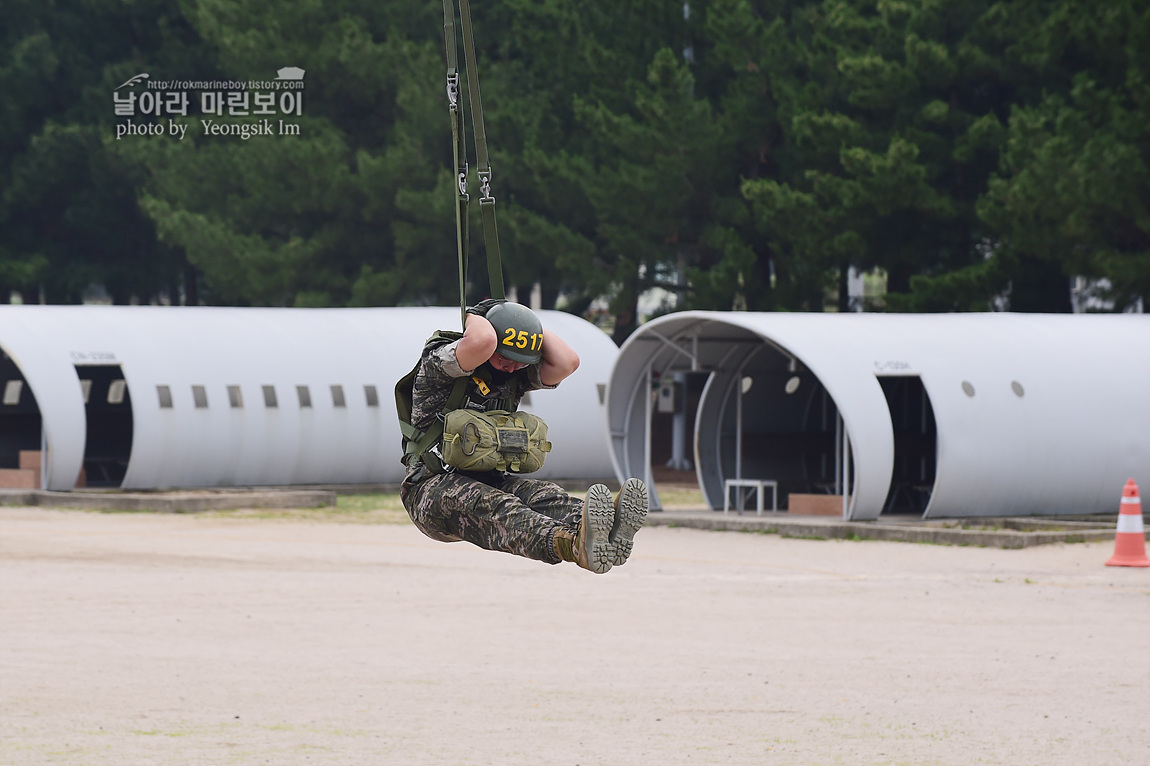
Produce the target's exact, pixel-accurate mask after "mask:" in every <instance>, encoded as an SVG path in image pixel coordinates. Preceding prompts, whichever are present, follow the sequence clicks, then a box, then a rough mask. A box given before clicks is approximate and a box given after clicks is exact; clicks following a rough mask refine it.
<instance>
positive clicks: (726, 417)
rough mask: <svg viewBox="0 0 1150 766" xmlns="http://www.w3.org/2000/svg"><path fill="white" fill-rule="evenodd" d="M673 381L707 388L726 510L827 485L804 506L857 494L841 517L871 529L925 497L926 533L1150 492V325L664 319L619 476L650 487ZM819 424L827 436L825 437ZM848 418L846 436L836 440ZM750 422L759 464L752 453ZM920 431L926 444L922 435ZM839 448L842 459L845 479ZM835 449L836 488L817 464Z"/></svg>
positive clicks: (646, 338)
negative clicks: (751, 487) (745, 495)
mask: <svg viewBox="0 0 1150 766" xmlns="http://www.w3.org/2000/svg"><path fill="white" fill-rule="evenodd" d="M676 371H696V372H705V373H707V374H708V375H709V378H708V380H707V383H706V385H705V387H704V389H703V393H702V395H701V396H700V398H699V403H698V409H697V410H696V411H695V431H694V447H695V471H696V476H697V479H698V482H699V486H700V488H701V489H702V490H703V493H704V495H705V497H706V499H707V501H708V503H709V504H710V506H711V507H712V508H720V507H722V506H723V494H724V492H725V491H726V489H727V488H726V486H725V481H726V480H727V479H732V478H758V479H778V480H780V481H781V482H783V484H784V485H785V483H786V482H787V481H788V480H790V481H791V482H792V486H800V485H801V484H802V482H805V483H806V486H807V487H817V488H818V489H814V490H812V489H807V490H805V491H823V492H827V493H831V494H833V493H834V490H835V489H837V490H839V491H841V488H842V487H843V486H845V487H847V488H849V489H850V491H849V492H846V493H843V494H844V495H845V497H844V502H843V515H844V517H845V518H848V519H856V520H862V519H874V518H877V517H878V516H879V515H880V514H881V513H884V512H889V509H890V508H891V507H892V504H893V501H894V499H895V496H896V495H897V493H898V492H899V491H900V490H906V491H910V490H912V489H913V490H915V491H918V492H919V493H920V494H921V498H920V499H921V507H919V508H917V510H916V512H919V513H921V515H922V516H923V517H924V518H930V517H963V516H1000V515H1040V514H1041V515H1050V514H1084V513H1106V512H1110V511H1112V510H1113V505H1114V497H1116V496H1117V495H1116V492H1118V491H1119V490H1120V488H1121V486H1122V484H1123V483H1124V482H1125V480H1126V479H1127V478H1130V477H1134V478H1135V479H1136V480H1138V481H1141V482H1150V395H1148V394H1147V390H1148V389H1147V387H1146V385H1145V381H1146V380H1148V379H1150V318H1147V317H1144V316H1139V315H1033V314H1002V313H988V314H943V315H890V314H782V313H744V312H683V313H678V314H670V315H667V316H664V317H660V318H658V319H656V320H653V321H651V322H649V323H648V324H646V325H643V326H642V327H640V328H639V329H638V330H637V331H636V332H635V333H634V334H633V335H632V336H631V338H629V339H628V341H627V342H626V343H625V344H624V345H623V347H622V349H620V354H619V358H618V361H617V362H616V365H615V368H614V370H613V371H612V374H611V380H610V383H609V384H608V389H607V417H608V429H609V434H610V437H609V438H610V445H611V456H612V461H613V464H614V467H615V471H616V476H617V477H619V478H623V477H626V476H632V475H636V476H646V477H647V479H648V481H650V479H651V475H652V472H651V466H650V461H651V453H652V445H651V442H650V429H649V427H648V423H650V422H651V421H650V418H651V412H652V404H651V402H652V397H651V396H650V395H649V394H646V392H648V391H649V390H650V389H649V386H651V385H652V380H653V378H654V377H655V376H657V375H660V374H666V373H669V372H676ZM745 378H749V380H747V379H745ZM792 379H793V381H792ZM784 387H786V388H787V389H789V390H787V391H786V393H783V392H782V389H783V388H784ZM744 389H746V390H747V391H749V392H750V394H749V395H748V396H747V397H746V401H743V399H742V397H741V396H740V394H741V393H742V392H743V390H744ZM908 390H910V391H913V392H917V393H916V395H917V396H918V397H919V399H918V400H916V401H915V402H913V405H914V406H911V407H907V406H905V405H906V402H899V401H898V397H899V395H900V394H899V392H902V394H905V392H906V391H908ZM796 393H797V395H795V396H790V394H796ZM824 393H825V396H826V398H825V399H823V398H821V397H822V395H823V394H824ZM903 398H904V399H905V398H906V397H905V396H903ZM896 405H898V406H896ZM900 406H901V407H902V409H899V407H900ZM740 407H742V408H743V409H745V412H741V413H740V412H738V410H739V408H740ZM919 408H921V410H920V411H919ZM820 409H821V412H822V423H821V424H820V423H816V424H815V425H813V426H812V422H813V421H817V420H818V413H819V411H820ZM903 410H907V411H906V412H904V411H903ZM907 412H909V415H908V414H907ZM828 416H829V417H828ZM838 417H841V429H842V430H841V432H840V433H836V435H835V436H833V437H829V438H828V436H827V431H828V429H829V426H830V422H831V420H834V419H836V418H838ZM744 419H746V420H747V423H748V424H749V425H748V428H749V429H750V430H749V431H748V433H750V434H751V436H749V437H747V438H748V440H749V442H750V443H751V444H752V446H753V447H754V449H752V450H751V452H752V453H753V452H755V451H757V452H758V454H759V457H758V458H757V459H756V458H755V457H754V455H753V454H748V455H745V456H744V455H743V446H744V445H740V444H739V443H738V442H739V440H740V439H741V438H742V437H743V433H742V430H741V429H742V425H741V424H742V423H743V420H744ZM905 421H909V422H912V423H914V424H915V428H916V429H917V428H918V427H919V425H921V433H917V432H916V433H909V432H907V431H906V430H905V429H906V428H907V427H906V426H905V423H904V422H905ZM928 425H929V428H928ZM756 429H757V431H756ZM900 429H903V430H900ZM816 442H817V444H816ZM907 443H910V444H911V445H912V447H907V446H905V445H906V444H907ZM828 444H832V445H834V448H835V454H834V455H833V460H834V461H835V462H836V465H835V466H834V468H833V470H832V471H831V472H830V473H831V474H833V476H832V481H830V482H828V481H827V480H826V474H827V471H826V468H825V464H826V463H829V462H830V461H831V460H832V456H831V455H829V453H828V452H827V449H828V448H827V445H828ZM788 445H789V448H788ZM914 445H917V446H914ZM913 449H919V450H920V452H918V453H915V452H913ZM820 451H821V454H822V456H823V463H824V466H823V470H822V476H821V477H820V476H818V475H816V474H818V473H819V470H818V467H817V466H813V465H812V461H811V459H810V456H811V455H817V454H819V453H820ZM788 453H789V454H791V455H806V457H803V458H802V459H803V460H804V461H805V463H803V464H801V465H800V464H799V463H798V462H796V461H795V460H791V461H790V462H788V457H787V455H788ZM908 456H913V457H915V459H916V460H919V459H921V461H922V463H923V465H924V470H923V476H924V477H925V478H924V480H923V481H917V482H914V481H902V480H901V479H900V478H899V476H900V473H899V472H900V471H905V470H906V463H907V462H908ZM927 456H929V457H927ZM927 462H929V468H930V470H925V468H926V464H927ZM772 471H774V472H775V474H772ZM779 473H781V474H784V475H777V474H779ZM799 474H801V476H799ZM799 479H801V480H802V481H798V480H799ZM820 479H821V481H820ZM796 482H797V483H796ZM831 484H834V487H833V488H832V486H831ZM916 485H917V486H916ZM781 486H782V485H781ZM1115 487H1117V488H1119V489H1115ZM799 491H804V490H802V489H800V490H799ZM652 495H653V497H654V498H655V499H654V505H655V506H656V507H657V505H658V502H659V501H658V497H657V494H655V493H654V492H652Z"/></svg>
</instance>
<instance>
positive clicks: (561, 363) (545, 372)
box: [492, 330, 579, 386]
mask: <svg viewBox="0 0 1150 766" xmlns="http://www.w3.org/2000/svg"><path fill="white" fill-rule="evenodd" d="M492 337H494V332H493V333H492ZM577 369H579V355H578V354H577V353H575V349H573V348H571V347H570V346H568V345H567V342H566V341H564V340H563V339H562V338H560V337H559V336H558V335H556V334H555V333H553V332H551V331H550V330H544V331H543V359H542V360H541V361H540V362H539V379H540V380H541V381H543V385H545V386H557V385H559V383H560V381H562V380H563V379H564V378H566V377H567V376H568V375H570V374H571V373H573V372H575V370H577Z"/></svg>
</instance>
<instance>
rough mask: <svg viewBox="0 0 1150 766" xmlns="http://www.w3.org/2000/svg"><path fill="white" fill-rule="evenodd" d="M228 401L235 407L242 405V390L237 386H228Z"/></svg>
mask: <svg viewBox="0 0 1150 766" xmlns="http://www.w3.org/2000/svg"><path fill="white" fill-rule="evenodd" d="M228 403H229V404H230V405H232V407H233V408H235V409H239V408H240V407H243V406H244V392H243V391H241V390H240V387H239V386H228Z"/></svg>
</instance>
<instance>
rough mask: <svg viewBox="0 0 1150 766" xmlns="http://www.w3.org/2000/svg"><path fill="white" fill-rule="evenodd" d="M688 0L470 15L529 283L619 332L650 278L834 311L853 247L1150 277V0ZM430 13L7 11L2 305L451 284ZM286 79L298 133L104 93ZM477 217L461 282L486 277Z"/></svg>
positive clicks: (491, 6)
mask: <svg viewBox="0 0 1150 766" xmlns="http://www.w3.org/2000/svg"><path fill="white" fill-rule="evenodd" d="M686 11H687V12H686V13H685V12H684V6H683V5H682V4H676V3H665V2H661V1H659V0H635V2H628V3H618V2H607V0H579V1H577V0H501V1H500V2H494V3H481V4H480V3H477V4H475V5H474V6H473V8H472V12H473V15H474V28H475V36H476V44H477V49H478V58H479V70H480V75H481V81H482V85H483V106H484V114H485V117H486V125H487V134H488V141H489V148H490V151H491V164H492V168H493V192H494V194H495V196H496V198H497V200H498V215H499V223H500V235H501V239H500V244H501V250H502V253H503V256H504V259H503V260H504V273H505V277H506V281H507V284H508V286H515V287H518V288H519V289H520V295H521V296H523V295H524V294H525V292H526V290H528V289H530V286H531V285H532V284H533V283H536V282H538V283H541V284H542V286H543V295H544V304H545V305H546V306H548V307H551V306H554V305H556V303H557V301H558V299H559V296H560V293H562V294H563V295H565V297H566V303H565V304H564V305H565V306H566V307H567V308H568V309H569V310H573V311H577V312H581V311H583V310H584V309H586V307H587V306H588V305H589V304H590V303H591V302H592V300H593V299H595V298H598V297H606V298H608V301H609V314H610V318H609V321H608V324H609V325H610V326H611V327H613V328H614V332H615V338H616V340H619V341H621V340H623V339H624V338H625V337H626V335H627V334H628V333H629V332H630V331H631V330H632V329H633V328H634V327H635V325H636V323H637V322H638V321H639V316H638V311H637V301H638V297H639V295H640V294H641V293H642V292H643V291H644V290H646V289H648V288H651V287H662V288H665V289H667V290H669V291H671V292H672V293H674V294H676V295H677V298H678V300H677V306H678V307H679V308H700V309H717V310H730V309H747V310H759V311H761V310H822V309H823V308H824V303H825V301H826V296H827V295H828V293H829V294H832V295H833V294H834V293H835V290H836V288H837V289H838V302H837V308H838V309H839V310H843V309H847V308H852V307H850V306H848V305H847V300H846V297H847V296H846V291H845V277H846V274H847V272H848V270H849V269H851V268H854V269H858V270H861V271H868V270H871V269H876V268H877V269H881V270H883V271H884V272H885V273H886V275H887V281H888V285H889V289H890V291H891V293H890V294H889V295H888V297H887V300H886V306H887V308H888V310H899V311H967V310H985V309H987V308H989V307H991V306H998V305H1003V304H1004V303H1005V304H1006V305H1009V307H1010V308H1012V309H1014V310H1045V311H1051V310H1068V309H1069V291H1068V289H1067V288H1068V278H1069V277H1070V276H1071V275H1083V276H1087V277H1092V278H1098V279H1101V278H1105V279H1107V280H1109V284H1110V285H1111V286H1112V290H1111V293H1110V296H1109V297H1111V298H1112V299H1113V300H1114V302H1115V306H1116V307H1117V308H1119V309H1120V308H1122V307H1124V306H1126V305H1128V304H1130V303H1131V302H1132V301H1134V300H1135V299H1137V298H1138V297H1142V298H1146V297H1150V214H1148V212H1147V209H1146V200H1147V199H1150V194H1148V193H1147V192H1148V190H1147V183H1148V181H1147V179H1148V174H1150V159H1148V157H1147V151H1148V149H1147V147H1148V146H1150V136H1148V135H1147V131H1150V128H1148V127H1147V126H1150V113H1148V110H1150V54H1148V53H1147V51H1150V10H1148V9H1146V7H1145V4H1144V3H1138V2H1135V1H1134V0H1115V2H1109V3H1093V4H1090V3H1081V2H1073V1H1072V0H1036V1H1035V2H1028V3H1011V2H1005V1H1002V2H996V1H994V0H953V1H950V2H939V0H698V1H697V2H691V3H688V4H687V6H686ZM442 33H443V18H442V11H441V7H440V6H439V5H438V4H434V3H432V4H428V3H423V2H420V3H416V2H413V0H394V1H393V2H390V3H369V2H366V1H365V0H325V1H323V2H321V0H304V2H298V3H291V4H286V5H285V4H283V3H273V2H271V0H178V1H177V0H135V2H132V3H122V2H115V0H84V1H83V2H81V1H80V0H49V1H48V2H44V1H43V0H41V1H40V2H33V1H32V0H12V2H9V3H7V4H6V6H5V25H4V26H3V27H2V28H0V88H3V91H4V93H5V98H4V99H3V101H2V103H0V300H3V299H6V297H7V295H8V292H9V291H10V290H18V291H21V292H23V293H25V294H26V295H27V296H28V297H30V298H33V299H34V298H35V296H37V295H39V294H43V295H44V297H45V299H47V300H49V301H63V302H73V301H77V300H80V298H81V296H82V295H83V294H84V292H85V291H86V290H87V289H89V287H90V286H91V285H93V284H99V285H101V286H103V287H104V288H105V289H106V290H107V291H108V293H109V294H110V295H111V296H112V298H113V300H115V301H117V302H127V301H128V300H131V299H133V298H135V299H139V300H154V299H156V298H157V297H159V296H162V295H166V296H168V297H169V298H170V299H172V300H173V301H177V302H178V301H179V300H180V295H181V294H183V295H184V296H185V299H186V300H188V301H190V302H196V301H200V300H202V301H204V302H209V303H222V304H239V305H275V306H280V305H283V306H340V305H356V306H369V305H404V304H444V305H450V304H453V303H454V302H455V301H456V299H457V288H458V285H457V278H456V254H455V248H456V246H455V227H454V217H455V212H454V210H455V205H454V197H455V179H454V177H453V176H452V171H451V153H450V146H451V138H450V136H451V133H450V122H449V119H448V112H447V107H446V99H445V96H444V74H445V67H444V51H443V39H442ZM284 66H299V67H301V68H303V69H305V70H306V89H305V91H304V109H303V114H302V115H301V116H298V117H293V118H292V119H291V120H290V122H292V123H293V124H294V125H296V126H298V128H299V134H298V135H281V134H279V133H278V132H276V134H275V135H260V136H253V137H251V138H248V139H243V138H240V137H238V136H223V135H212V134H209V133H208V132H207V131H206V130H205V128H204V126H203V124H202V122H201V120H200V117H201V115H200V114H198V110H197V109H193V110H192V114H190V115H189V116H188V117H186V118H178V119H177V120H176V123H177V124H178V125H181V126H183V127H184V129H185V130H186V133H185V134H184V136H183V138H182V139H180V138H178V137H175V136H172V135H170V134H169V135H164V136H159V137H141V136H124V137H121V138H120V139H119V140H118V139H117V136H116V126H117V124H118V123H122V122H123V119H122V118H120V117H117V116H116V115H115V113H114V110H113V103H112V99H111V93H112V92H113V91H114V90H115V89H116V88H117V87H118V86H121V84H122V83H124V82H125V81H126V80H128V78H130V77H133V76H134V75H136V74H139V73H143V72H147V73H150V74H151V76H152V77H153V78H157V79H164V78H176V79H201V80H205V79H222V78H226V79H234V80H245V79H260V80H267V79H271V78H272V77H273V76H274V73H275V71H276V70H277V69H279V68H281V67H284ZM192 95H193V96H195V95H196V92H193V93H192ZM209 117H210V116H209ZM136 119H137V122H140V121H141V120H142V119H146V118H136ZM470 120H471V114H470V113H466V121H467V122H468V123H470ZM254 121H255V118H254V117H235V118H230V117H221V118H218V119H216V120H215V123H216V125H217V126H219V125H225V126H226V125H240V124H250V123H253V122H254ZM161 122H162V123H163V124H164V125H166V124H167V123H166V118H162V119H161ZM274 122H276V121H275V120H273V123H274ZM274 127H276V128H278V124H276V125H274ZM273 132H275V131H273ZM470 138H471V137H470V133H468V136H467V140H468V143H469V145H470ZM469 154H470V155H471V156H472V157H473V156H474V152H473V150H469ZM471 162H472V175H471V182H472V186H471V189H472V199H473V201H474V200H475V199H476V198H477V194H476V192H477V191H478V184H477V183H476V182H475V176H474V160H471ZM477 208H478V205H472V220H471V221H470V229H471V245H472V247H471V250H472V255H471V259H472V260H471V263H470V268H469V274H470V277H471V280H470V281H471V284H470V286H469V295H470V296H471V298H472V299H475V298H478V297H483V296H484V295H486V294H487V292H488V286H487V284H486V267H485V265H484V261H485V255H486V253H485V247H484V243H483V241H482V236H481V231H482V229H481V226H480V222H479V217H478V210H477Z"/></svg>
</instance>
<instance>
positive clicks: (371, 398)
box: [363, 386, 379, 407]
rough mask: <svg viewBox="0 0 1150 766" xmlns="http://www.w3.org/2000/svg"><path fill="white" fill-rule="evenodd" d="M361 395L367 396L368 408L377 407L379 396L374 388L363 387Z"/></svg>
mask: <svg viewBox="0 0 1150 766" xmlns="http://www.w3.org/2000/svg"><path fill="white" fill-rule="evenodd" d="M363 393H364V395H365V396H367V406H368V407H378V406H379V394H378V393H377V392H376V390H375V386H364V387H363Z"/></svg>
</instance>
